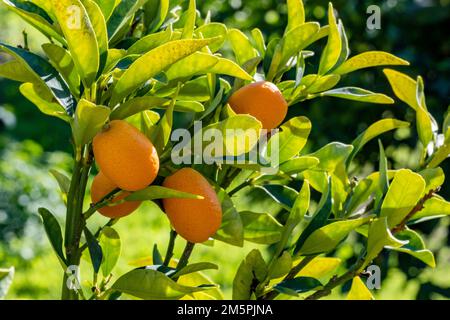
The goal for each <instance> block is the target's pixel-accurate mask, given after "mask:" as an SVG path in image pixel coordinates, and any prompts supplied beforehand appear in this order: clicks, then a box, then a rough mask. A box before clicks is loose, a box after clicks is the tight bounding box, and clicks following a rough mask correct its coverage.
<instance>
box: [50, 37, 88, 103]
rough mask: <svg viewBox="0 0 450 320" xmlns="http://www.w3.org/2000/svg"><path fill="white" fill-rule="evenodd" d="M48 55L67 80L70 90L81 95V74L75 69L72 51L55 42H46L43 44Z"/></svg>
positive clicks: (76, 94)
mask: <svg viewBox="0 0 450 320" xmlns="http://www.w3.org/2000/svg"><path fill="white" fill-rule="evenodd" d="M42 49H43V50H44V52H45V54H46V55H47V57H48V58H49V59H50V63H51V64H52V65H53V67H55V69H56V70H58V72H59V73H60V74H61V76H62V77H63V78H64V80H65V81H66V83H67V85H68V86H69V88H70V91H71V92H72V93H73V94H74V95H75V96H79V95H80V76H79V75H78V72H77V70H76V69H75V63H74V62H73V59H72V57H71V56H70V53H69V52H68V51H66V50H65V49H64V48H62V47H60V46H57V45H55V44H53V43H44V44H43V45H42Z"/></svg>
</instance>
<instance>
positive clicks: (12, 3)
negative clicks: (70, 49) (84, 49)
mask: <svg viewBox="0 0 450 320" xmlns="http://www.w3.org/2000/svg"><path fill="white" fill-rule="evenodd" d="M3 3H5V4H6V6H7V8H8V9H9V10H11V11H13V12H14V13H16V14H17V15H19V16H20V17H21V18H22V19H23V20H25V21H26V22H27V23H29V24H30V25H32V26H33V27H35V28H36V29H37V30H39V31H40V32H42V33H43V34H44V35H46V36H48V37H52V38H54V39H56V40H57V41H58V42H60V43H62V44H65V43H66V42H65V40H64V38H63V37H62V36H61V34H59V33H58V31H57V29H56V28H55V27H54V26H53V25H52V24H53V21H52V19H51V18H50V17H49V15H48V14H47V13H46V12H45V11H44V10H43V9H41V8H40V7H38V6H37V5H36V4H34V3H32V2H31V1H23V0H3Z"/></svg>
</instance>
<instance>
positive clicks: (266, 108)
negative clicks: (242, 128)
mask: <svg viewBox="0 0 450 320" xmlns="http://www.w3.org/2000/svg"><path fill="white" fill-rule="evenodd" d="M228 103H229V104H230V106H231V108H232V109H233V110H234V112H236V113H238V114H250V115H252V116H254V117H255V118H256V119H258V120H259V121H261V123H262V126H263V129H267V130H270V129H274V128H277V127H278V126H279V125H280V124H281V123H282V122H283V120H284V118H285V117H286V114H287V111H288V104H287V102H286V100H285V99H284V97H283V95H282V94H281V91H280V90H279V89H278V87H277V86H276V85H274V84H273V83H271V82H267V81H261V82H255V83H252V84H249V85H247V86H245V87H243V88H241V89H239V90H238V91H236V92H235V93H233V95H232V96H231V97H230V99H229V101H228Z"/></svg>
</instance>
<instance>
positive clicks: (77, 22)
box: [51, 0, 100, 87]
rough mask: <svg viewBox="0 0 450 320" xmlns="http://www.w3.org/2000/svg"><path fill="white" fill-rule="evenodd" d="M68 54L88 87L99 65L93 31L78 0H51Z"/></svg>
mask: <svg viewBox="0 0 450 320" xmlns="http://www.w3.org/2000/svg"><path fill="white" fill-rule="evenodd" d="M51 3H52V5H53V12H54V14H55V16H56V18H57V19H58V23H59V25H60V26H61V30H62V32H63V34H64V37H65V38H66V39H67V44H68V47H69V51H70V54H71V55H72V58H73V61H74V63H75V66H76V68H77V70H78V73H79V75H80V77H81V80H82V81H83V83H84V84H85V85H86V86H87V87H90V86H91V85H92V84H93V83H94V81H95V79H96V75H97V71H98V69H99V65H100V60H99V59H100V58H99V46H98V43H97V39H96V35H95V31H94V29H93V26H92V23H91V20H90V18H89V16H88V14H87V12H86V9H85V7H84V6H83V5H82V4H81V1H80V0H51Z"/></svg>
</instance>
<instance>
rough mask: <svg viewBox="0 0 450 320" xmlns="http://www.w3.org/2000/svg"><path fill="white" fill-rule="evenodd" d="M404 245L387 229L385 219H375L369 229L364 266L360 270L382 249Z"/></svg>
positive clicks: (403, 242) (404, 242)
mask: <svg viewBox="0 0 450 320" xmlns="http://www.w3.org/2000/svg"><path fill="white" fill-rule="evenodd" d="M406 243H407V241H401V240H398V239H396V238H395V237H394V236H393V235H392V233H391V231H390V230H389V227H388V222H387V217H382V218H379V219H375V220H374V221H373V222H372V223H371V224H370V227H369V235H368V240H367V254H366V257H365V259H364V260H365V261H364V265H363V266H362V267H361V268H360V269H361V270H363V269H364V268H365V267H366V266H367V265H368V264H369V263H370V262H371V261H372V260H373V259H375V258H376V257H377V256H378V255H379V254H380V252H381V251H382V250H383V248H384V247H386V246H388V247H390V248H398V247H401V246H403V245H405V244H406Z"/></svg>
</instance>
